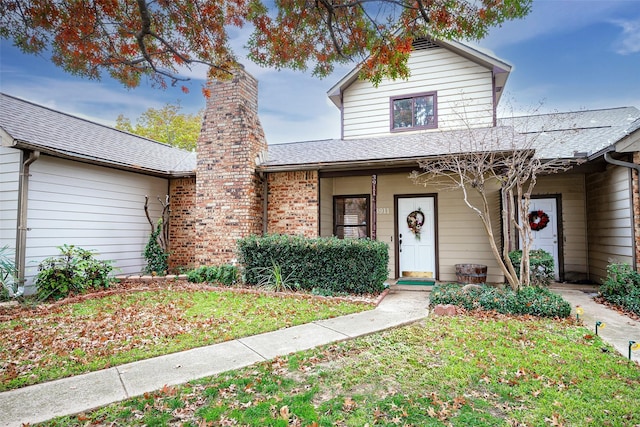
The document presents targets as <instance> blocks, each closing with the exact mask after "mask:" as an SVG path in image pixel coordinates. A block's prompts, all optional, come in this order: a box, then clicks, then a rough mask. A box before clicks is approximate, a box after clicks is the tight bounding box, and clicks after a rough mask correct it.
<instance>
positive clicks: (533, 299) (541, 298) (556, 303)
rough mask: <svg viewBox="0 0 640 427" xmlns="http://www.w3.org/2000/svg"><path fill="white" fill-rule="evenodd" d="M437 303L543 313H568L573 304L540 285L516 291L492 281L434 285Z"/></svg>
mask: <svg viewBox="0 0 640 427" xmlns="http://www.w3.org/2000/svg"><path fill="white" fill-rule="evenodd" d="M437 304H452V305H455V306H459V307H462V308H464V309H466V310H475V309H481V310H495V311H497V312H498V313H502V314H530V315H533V316H540V317H568V316H569V315H570V314H571V305H570V304H569V303H568V302H567V301H566V300H565V299H564V298H562V296H560V295H557V294H554V293H553V292H551V291H549V290H548V289H546V288H542V287H537V286H525V287H523V288H521V289H519V290H517V291H515V290H513V289H511V288H499V287H495V286H489V285H466V286H463V285H460V284H458V283H444V284H440V285H437V286H435V287H434V288H433V292H431V297H430V305H431V307H433V306H435V305H437Z"/></svg>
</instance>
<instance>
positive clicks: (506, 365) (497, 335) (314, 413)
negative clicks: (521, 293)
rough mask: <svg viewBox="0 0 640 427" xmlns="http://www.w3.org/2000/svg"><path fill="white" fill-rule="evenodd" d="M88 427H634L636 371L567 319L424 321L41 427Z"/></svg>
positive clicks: (639, 405) (638, 405)
mask: <svg viewBox="0 0 640 427" xmlns="http://www.w3.org/2000/svg"><path fill="white" fill-rule="evenodd" d="M93 424H100V425H153V426H164V425H181V426H199V425H216V426H221V425H245V426H366V425H369V426H373V425H389V426H391V425H402V426H638V425H640V368H639V367H638V365H636V364H634V363H631V362H629V361H628V360H627V359H625V358H623V357H622V356H620V355H619V354H617V353H616V352H615V351H614V350H613V349H612V348H611V347H608V346H607V345H605V344H604V343H603V342H602V341H601V340H600V339H599V337H597V336H591V335H590V334H589V331H588V330H587V329H585V328H583V327H577V326H575V325H573V324H572V321H570V320H566V321H557V320H549V319H536V318H531V317H519V318H513V317H508V316H503V315H495V314H474V315H468V316H467V315H464V316H459V317H435V318H428V319H426V320H424V321H422V322H420V323H417V324H414V325H411V326H407V327H403V328H398V329H394V330H389V331H386V332H384V333H378V334H374V335H369V336H365V337H362V338H359V339H356V340H352V341H347V342H342V343H338V344H332V345H328V346H324V347H321V348H318V349H315V350H310V351H306V352H301V353H297V354H294V355H291V356H289V357H283V358H276V359H274V360H272V361H268V362H264V363H260V364H257V365H254V366H251V367H248V368H245V369H242V370H237V371H232V372H227V373H225V374H221V375H218V376H215V377H212V378H208V379H204V380H199V381H194V382H191V383H189V384H186V385H183V386H180V387H165V388H164V389H162V390H159V391H158V392H155V393H148V394H145V395H144V396H140V397H136V398H132V399H129V400H127V401H124V402H120V403H117V404H113V405H109V406H107V407H104V408H101V409H99V410H96V411H93V412H91V413H86V414H80V415H78V416H73V417H66V418H60V419H57V420H55V421H49V422H48V423H47V425H50V426H68V425H93Z"/></svg>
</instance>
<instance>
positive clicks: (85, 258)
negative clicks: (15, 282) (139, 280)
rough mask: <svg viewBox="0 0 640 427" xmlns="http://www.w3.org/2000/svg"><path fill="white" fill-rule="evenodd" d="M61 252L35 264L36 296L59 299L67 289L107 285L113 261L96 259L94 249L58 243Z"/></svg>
mask: <svg viewBox="0 0 640 427" xmlns="http://www.w3.org/2000/svg"><path fill="white" fill-rule="evenodd" d="M58 250H59V251H60V253H61V256H58V257H50V258H47V259H45V260H44V261H42V262H41V263H40V265H39V266H38V276H37V277H36V288H37V296H38V298H39V299H41V300H47V299H60V298H64V297H66V296H67V295H69V294H70V293H72V292H73V293H83V292H85V291H86V290H88V289H101V288H108V287H109V285H110V284H111V282H112V281H113V278H112V277H109V274H110V273H111V271H112V270H113V267H112V266H111V264H112V263H113V261H103V260H98V259H96V258H95V257H94V255H95V251H90V250H86V249H82V248H78V247H76V246H74V245H63V246H58Z"/></svg>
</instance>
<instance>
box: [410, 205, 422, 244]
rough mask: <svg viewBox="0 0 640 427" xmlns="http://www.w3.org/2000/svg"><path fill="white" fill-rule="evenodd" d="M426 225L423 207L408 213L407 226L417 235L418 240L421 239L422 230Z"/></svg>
mask: <svg viewBox="0 0 640 427" xmlns="http://www.w3.org/2000/svg"><path fill="white" fill-rule="evenodd" d="M423 225H424V214H423V213H422V209H420V208H418V210H416V211H413V212H411V213H410V214H409V215H407V226H408V227H409V230H411V232H412V233H413V234H414V235H415V236H416V239H417V240H420V231H421V230H422V226H423Z"/></svg>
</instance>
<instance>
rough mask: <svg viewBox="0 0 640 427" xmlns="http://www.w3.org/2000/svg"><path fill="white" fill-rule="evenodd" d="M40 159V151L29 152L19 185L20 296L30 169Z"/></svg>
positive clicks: (26, 229)
mask: <svg viewBox="0 0 640 427" xmlns="http://www.w3.org/2000/svg"><path fill="white" fill-rule="evenodd" d="M39 157H40V151H37V150H34V151H29V157H28V158H27V159H26V160H25V161H24V162H23V163H22V165H21V168H20V169H21V170H20V181H19V183H18V230H17V232H16V234H17V236H16V269H17V271H18V295H22V294H23V293H24V283H25V267H26V266H25V263H26V254H27V231H29V228H28V227H27V214H28V209H29V208H28V205H29V176H30V174H29V167H30V166H31V164H32V163H33V162H35V161H36V160H38V158H39Z"/></svg>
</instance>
